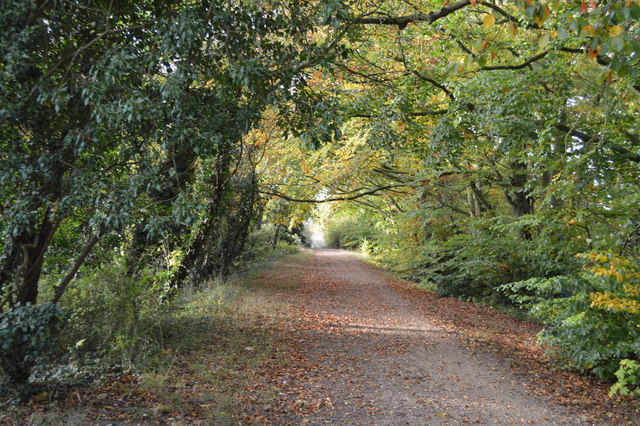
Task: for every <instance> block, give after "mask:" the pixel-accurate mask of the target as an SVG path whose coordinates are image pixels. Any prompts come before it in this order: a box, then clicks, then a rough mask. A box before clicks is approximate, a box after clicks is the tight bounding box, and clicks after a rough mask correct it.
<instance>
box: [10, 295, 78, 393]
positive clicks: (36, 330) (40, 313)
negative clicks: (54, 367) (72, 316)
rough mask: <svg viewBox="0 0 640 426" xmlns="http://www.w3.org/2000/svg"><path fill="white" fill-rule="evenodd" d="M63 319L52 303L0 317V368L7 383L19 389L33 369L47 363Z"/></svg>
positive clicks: (19, 309)
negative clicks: (6, 378) (7, 380)
mask: <svg viewBox="0 0 640 426" xmlns="http://www.w3.org/2000/svg"><path fill="white" fill-rule="evenodd" d="M65 317H66V315H65V313H64V312H63V311H62V309H60V307H58V306H57V305H54V304H52V303H44V304H41V305H31V304H28V305H25V306H19V307H16V308H13V309H11V310H10V311H8V312H5V313H1V314H0V342H2V344H1V345H0V367H2V371H3V373H4V374H5V375H6V376H7V377H8V379H9V382H10V384H12V385H14V386H17V387H23V386H24V385H26V384H27V383H28V381H29V377H30V376H31V372H32V370H33V368H34V367H36V366H43V365H45V364H47V363H48V361H49V359H50V358H51V357H52V356H53V355H54V354H55V352H56V351H55V349H56V346H55V345H54V344H53V343H54V341H55V339H56V337H57V336H58V333H59V332H60V330H61V329H62V327H63V325H64V322H65V321H64V320H65Z"/></svg>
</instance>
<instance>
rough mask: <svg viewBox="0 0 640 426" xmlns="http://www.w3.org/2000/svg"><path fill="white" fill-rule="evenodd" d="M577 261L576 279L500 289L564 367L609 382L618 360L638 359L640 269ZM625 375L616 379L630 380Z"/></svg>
mask: <svg viewBox="0 0 640 426" xmlns="http://www.w3.org/2000/svg"><path fill="white" fill-rule="evenodd" d="M580 258H581V259H582V260H583V262H584V264H585V265H584V270H583V271H582V272H581V273H578V274H576V275H575V276H561V277H555V278H552V279H538V280H528V281H523V282H519V283H512V284H509V285H506V286H503V287H502V289H503V290H504V291H506V292H509V293H510V294H511V298H512V299H513V300H515V301H516V302H518V303H521V304H522V305H523V306H525V307H528V309H529V311H530V312H531V314H532V315H534V316H535V317H536V318H537V319H539V320H541V321H542V322H544V323H546V324H547V325H548V328H547V329H546V330H545V331H544V332H543V333H542V334H541V336H540V338H541V340H542V341H543V342H547V343H550V344H551V345H552V348H553V349H552V350H553V351H554V352H555V353H556V355H558V356H559V357H560V358H561V359H563V360H564V362H565V363H566V365H567V366H568V367H570V368H573V369H576V370H578V371H580V372H589V373H592V374H594V375H596V376H597V377H600V378H605V379H614V373H615V372H616V371H617V370H618V371H619V368H620V362H621V361H622V360H624V359H632V360H633V359H638V357H639V356H640V328H639V327H638V326H639V325H640V268H639V266H638V265H637V263H635V262H632V261H631V260H629V259H624V258H622V257H619V256H616V255H615V254H613V253H607V254H597V253H588V254H584V255H580ZM527 292H528V293H529V295H524V296H523V294H525V293H527ZM627 366H628V365H627ZM627 370H628V369H627ZM627 370H623V372H622V373H620V374H623V377H629V375H628V374H626V373H625V372H624V371H627Z"/></svg>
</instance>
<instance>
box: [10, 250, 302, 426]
mask: <svg viewBox="0 0 640 426" xmlns="http://www.w3.org/2000/svg"><path fill="white" fill-rule="evenodd" d="M296 251H297V249H295V248H292V247H291V246H287V245H280V246H279V247H277V249H276V250H273V251H271V252H269V253H268V255H262V256H260V257H259V258H257V259H254V260H253V262H251V263H250V264H247V265H245V267H244V268H243V269H244V270H243V272H242V273H241V274H239V275H236V276H234V277H231V278H228V279H225V280H221V279H211V280H209V281H207V282H205V283H203V284H201V285H199V286H189V287H186V288H184V289H182V291H181V292H180V294H179V295H177V296H176V297H175V298H174V299H173V300H171V301H170V302H165V303H158V301H156V303H153V300H149V299H151V297H149V295H148V294H147V292H144V291H140V290H139V289H136V285H139V282H134V281H132V280H131V279H128V278H121V276H120V278H119V276H118V274H117V273H116V272H117V271H116V272H114V271H113V270H111V271H107V272H108V273H103V274H100V275H95V276H93V278H94V279H95V281H96V282H100V283H101V284H102V285H98V283H96V285H95V286H90V285H89V284H90V283H89V282H83V283H81V284H82V291H81V292H77V293H76V294H74V293H73V292H71V293H70V297H69V298H68V299H67V306H68V307H69V305H72V307H73V310H71V309H69V311H70V312H72V314H71V315H72V316H71V321H72V323H73V326H71V327H68V330H67V331H66V334H64V335H63V340H65V341H66V346H67V356H66V357H65V358H64V359H62V360H60V361H59V362H58V363H57V364H56V365H48V366H46V367H43V368H39V369H38V368H37V369H36V370H35V371H34V374H33V375H32V381H33V380H37V381H40V382H41V385H44V387H43V388H42V392H40V393H38V394H35V395H33V396H32V397H31V400H30V401H29V404H18V405H15V399H14V400H13V401H14V406H13V407H11V406H10V404H9V403H10V402H11V400H10V399H8V398H5V399H4V408H5V409H6V410H7V413H9V414H8V415H9V417H8V418H9V419H11V420H12V421H15V422H23V421H27V422H28V423H42V424H48V423H50V422H53V423H65V422H66V421H65V420H61V416H65V415H69V416H80V417H82V415H85V416H86V415H87V413H84V414H82V413H83V412H84V410H83V408H82V407H81V405H82V404H79V401H80V400H83V399H86V398H88V399H92V398H96V397H98V398H104V399H106V400H109V399H110V398H112V396H111V395H110V393H111V392H112V391H113V387H114V386H115V385H114V383H116V382H117V383H119V384H118V391H119V392H123V393H125V394H127V395H128V394H131V395H136V398H140V399H142V400H143V401H141V402H140V403H138V404H133V405H132V406H126V404H125V406H122V407H120V411H121V413H124V414H121V415H126V416H130V417H129V418H128V421H142V420H148V419H154V418H156V419H161V418H170V419H177V418H183V419H188V418H192V417H194V416H196V417H198V418H199V419H204V420H206V421H208V422H212V423H215V424H225V423H235V422H237V421H238V420H239V419H240V418H242V417H243V416H246V415H249V414H250V413H246V412H245V411H246V410H245V407H247V406H251V401H250V400H249V401H247V400H246V398H253V399H255V400H256V401H257V400H260V401H267V402H265V404H268V403H269V402H268V401H269V400H271V399H273V398H274V397H275V395H273V392H272V391H271V390H270V389H271V387H270V386H268V384H267V383H265V380H266V377H268V375H264V374H258V373H259V372H260V371H261V370H263V369H265V368H267V369H272V370H274V369H277V368H278V365H279V364H280V363H286V359H285V356H284V354H285V352H286V351H285V349H284V348H285V346H286V344H285V339H284V336H283V335H282V333H281V332H278V331H277V328H276V327H275V326H273V324H274V321H275V320H276V315H275V313H277V312H278V309H277V307H276V306H275V305H277V303H278V302H275V301H274V298H273V297H269V293H270V292H272V291H274V290H275V291H283V290H284V291H286V290H287V289H291V288H295V287H296V286H297V284H298V283H297V282H296V281H295V279H293V280H289V282H280V283H278V284H277V285H276V287H274V288H265V283H266V282H268V281H264V282H263V281H261V280H260V279H259V275H258V272H259V271H261V270H264V269H265V268H267V267H268V265H270V264H272V263H273V262H274V261H276V259H277V258H282V256H288V257H285V259H290V260H284V262H289V263H290V264H291V265H295V263H296V262H299V261H300V259H302V258H303V257H304V256H305V255H304V253H300V254H293V255H292V253H294V252H296ZM279 262H282V261H279ZM285 267H286V266H285ZM115 268H116V267H113V269H115ZM289 269H290V268H289ZM106 277H109V278H110V280H108V281H105V278H106ZM122 298H126V302H127V304H122V300H121V299H122ZM97 299H100V300H99V303H96V301H97ZM122 377H126V378H128V379H127V380H125V383H124V384H122V383H120V381H121V378H122ZM76 394H77V397H75V396H74V395H76ZM105 394H106V396H101V395H105ZM81 395H82V396H81ZM112 404H113V405H117V404H118V401H115V402H112ZM34 406H38V409H37V411H38V412H39V413H38V414H35V415H34V413H33V411H34ZM143 407H144V408H143ZM99 411H100V410H99ZM65 413H66V414H65ZM79 413H80V414H79ZM97 415H98V416H101V415H105V416H106V417H105V419H109V418H110V417H109V416H108V415H106V414H104V413H102V414H97ZM34 416H35V417H34ZM3 419H5V420H6V419H7V417H5V418H3V417H2V416H1V415H0V420H3ZM67 421H70V422H72V423H74V421H72V419H71V418H68V419H67ZM81 423H82V422H81Z"/></svg>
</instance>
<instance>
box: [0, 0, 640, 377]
mask: <svg viewBox="0 0 640 426" xmlns="http://www.w3.org/2000/svg"><path fill="white" fill-rule="evenodd" d="M639 18H640V1H635V0H600V1H598V0H589V1H580V0H572V1H542V0H541V1H538V0H486V1H481V0H460V1H455V2H453V1H449V0H424V1H421V2H414V1H408V0H407V1H404V0H390V1H382V2H369V1H360V0H353V1H340V0H318V1H299V0H269V1H258V0H255V1H254V0H247V1H241V2H221V1H210V2H191V1H181V0H180V1H168V0H145V1H127V0H87V1H75V0H63V1H50V0H29V1H22V2H14V3H12V4H7V5H5V7H4V8H3V9H2V10H1V11H0V26H1V27H2V28H3V29H4V31H3V32H2V33H1V34H0V52H1V59H0V148H1V149H0V206H1V209H0V218H1V220H0V231H1V236H0V241H2V246H3V248H2V253H0V312H3V314H2V315H15V312H16V310H17V309H21V308H25V306H27V305H29V304H41V306H45V303H46V302H53V303H54V304H60V303H62V304H64V303H63V302H61V301H63V300H64V295H65V292H66V291H67V289H68V288H72V287H73V285H74V280H77V279H78V278H79V277H82V276H88V275H90V274H91V273H92V271H93V272H95V271H101V270H102V268H105V267H106V266H108V265H113V264H117V265H121V266H118V267H119V268H120V267H121V268H122V269H121V271H122V273H123V274H124V275H126V276H128V277H141V276H143V275H144V274H145V273H146V272H145V271H147V270H148V269H149V268H152V269H154V271H156V272H155V273H154V274H152V276H151V277H150V278H149V280H148V281H144V282H145V283H148V285H146V287H145V291H148V292H149V294H153V297H157V299H158V300H166V299H170V298H171V297H172V295H173V294H175V291H176V289H178V288H180V287H181V286H183V285H184V283H186V282H188V281H190V282H193V283H199V282H202V280H203V279H205V278H206V277H210V276H215V275H228V274H229V273H231V272H232V271H233V268H234V264H235V263H236V262H237V261H238V259H240V258H241V256H243V255H246V254H247V253H248V252H249V251H250V250H249V248H250V247H249V246H251V245H252V244H258V243H255V241H258V240H259V238H257V237H256V238H254V237H255V235H260V232H263V231H262V230H263V229H266V227H267V226H270V227H271V228H270V229H271V230H272V231H273V235H272V236H270V241H269V242H267V241H266V240H263V241H262V242H261V244H273V245H277V243H278V241H279V240H280V239H281V238H285V237H284V236H286V238H294V237H292V235H294V234H298V237H295V238H303V239H304V235H303V233H302V232H300V226H301V224H302V223H303V222H304V221H305V220H308V219H309V218H311V217H314V216H315V217H316V219H318V218H320V220H321V221H324V225H325V226H326V228H327V234H328V236H330V238H329V239H330V240H331V241H332V242H333V243H334V244H336V245H340V246H344V247H357V246H360V247H362V248H364V249H366V250H367V251H369V252H370V253H372V254H374V255H376V256H378V259H379V260H380V261H381V262H384V263H386V264H388V265H390V266H391V267H393V268H396V269H397V270H398V271H400V272H402V273H403V274H404V275H405V276H406V277H408V278H411V279H413V280H415V281H417V282H419V283H421V285H424V286H428V287H430V288H433V289H435V290H436V291H437V292H438V293H439V294H440V295H446V296H455V297H462V298H468V299H474V300H475V299H484V300H487V299H491V300H494V301H498V302H500V303H506V304H511V305H517V306H521V307H525V308H530V309H531V311H532V312H533V314H535V315H538V317H539V319H540V320H541V321H545V322H546V323H548V324H549V329H548V330H549V331H548V332H547V334H546V338H547V339H548V340H549V341H551V342H552V343H554V344H555V345H556V346H557V347H558V348H560V351H561V352H563V355H564V356H565V357H567V359H571V363H572V365H573V366H574V367H576V368H578V369H580V370H582V371H589V372H594V373H595V374H598V375H601V376H603V377H608V376H611V375H612V372H613V371H614V370H615V369H616V368H617V364H618V361H619V360H621V359H625V358H628V359H634V358H637V357H638V356H639V355H640V347H638V343H637V342H638V341H639V340H638V337H640V336H638V327H636V325H637V324H638V323H639V320H640V318H639V317H638V315H639V312H640V309H638V308H637V307H638V306H640V305H639V304H640V300H639V299H638V294H640V290H639V289H640V283H638V275H637V268H638V267H639V266H638V262H637V259H638V255H639V254H640V251H639V250H640V222H639V216H638V212H639V211H640V196H639V195H640V187H639V186H638V182H639V179H638V178H639V177H640V176H639V173H640V169H639V167H640V147H639V145H640V134H639V133H638V123H639V122H640V120H639V118H640V111H639V108H638V106H639V102H640V71H639V70H640V63H639V55H640V30H639V22H640V19H639ZM316 205H323V206H327V205H329V206H330V207H317V208H316ZM252 238H253V239H252ZM83 274H84V275H83ZM29 309H32V308H29ZM47 309H48V308H47ZM43 312H44V313H43ZM43 312H40V313H39V314H37V315H36V314H33V315H32V316H36V317H37V316H38V315H39V317H42V318H46V321H49V320H50V318H51V317H52V315H53V314H51V313H50V311H43ZM47 312H48V313H47ZM29 315H31V314H29ZM56 315H57V314H56ZM54 316H55V315H54ZM7 318H8V316H7ZM12 318H13V316H12ZM43 321H45V320H43ZM583 341H587V342H588V345H586V346H585V345H583V344H582V343H581V342H583ZM4 349H5V350H10V349H11V348H4ZM627 364H628V363H627ZM23 373H24V372H22V373H21V374H23ZM15 380H25V378H24V376H20V374H18V373H15Z"/></svg>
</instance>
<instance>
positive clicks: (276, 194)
mask: <svg viewBox="0 0 640 426" xmlns="http://www.w3.org/2000/svg"><path fill="white" fill-rule="evenodd" d="M401 187H413V185H409V184H402V185H400V184H397V185H386V186H381V187H379V188H374V189H372V190H370V191H365V192H361V193H359V194H355V195H351V196H349V197H332V198H325V199H323V200H312V199H308V198H294V197H290V196H288V195H286V194H282V193H280V192H277V191H260V193H261V194H266V195H272V196H274V197H278V198H282V199H283V200H286V201H291V202H294V203H311V204H322V203H329V202H332V201H351V200H357V199H358V198H362V197H366V196H367V195H379V194H378V192H380V191H385V190H387V189H392V188H401Z"/></svg>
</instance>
